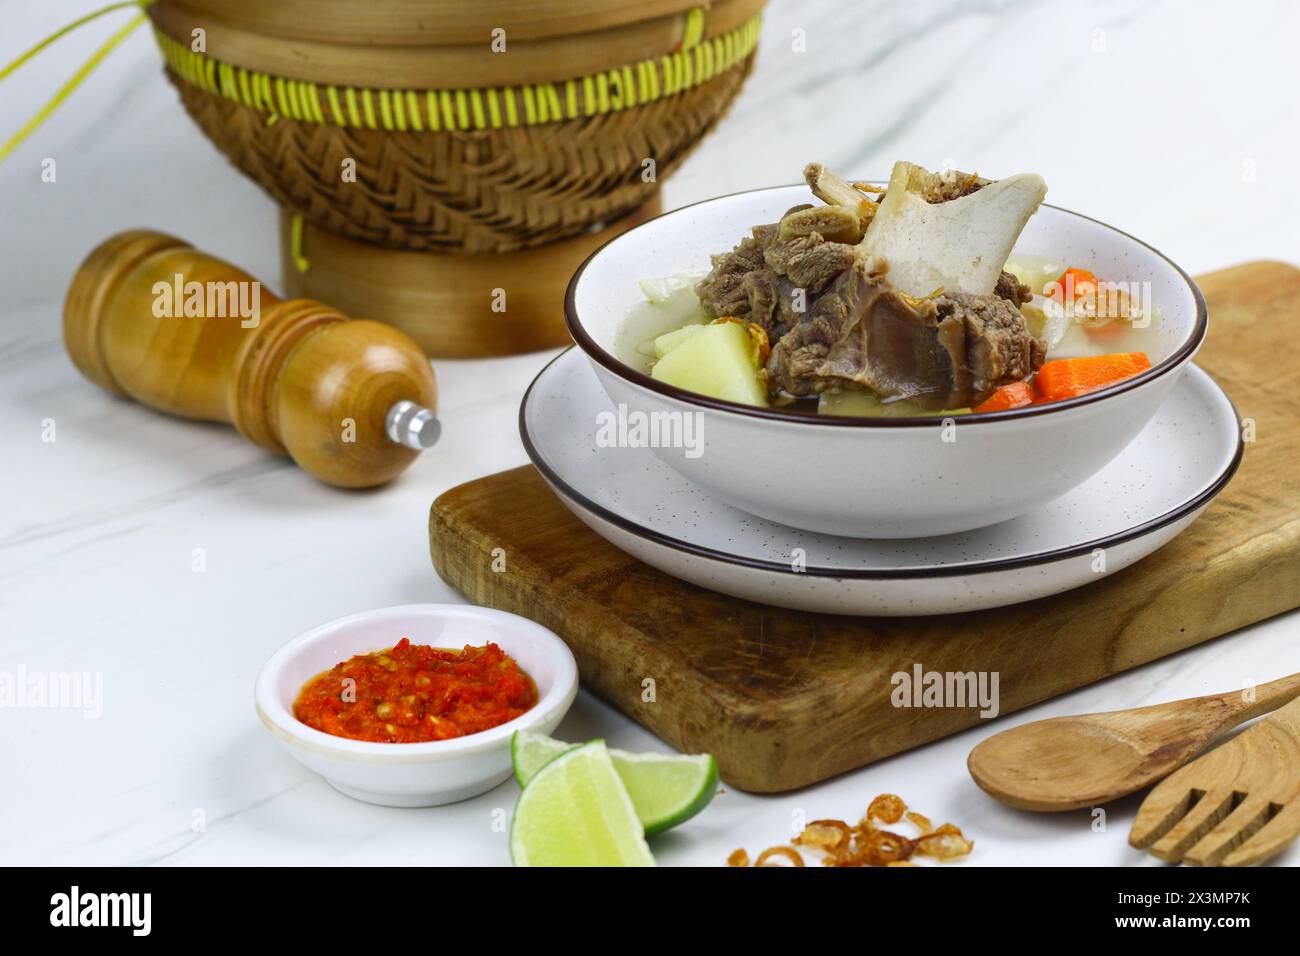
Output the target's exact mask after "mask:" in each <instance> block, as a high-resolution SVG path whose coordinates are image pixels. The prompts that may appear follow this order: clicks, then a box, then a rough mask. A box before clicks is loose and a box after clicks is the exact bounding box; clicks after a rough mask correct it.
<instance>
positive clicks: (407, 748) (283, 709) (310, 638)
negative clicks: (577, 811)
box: [253, 604, 578, 807]
mask: <svg viewBox="0 0 1300 956" xmlns="http://www.w3.org/2000/svg"><path fill="white" fill-rule="evenodd" d="M404 637H407V638H410V640H411V643H412V644H429V645H432V646H433V647H444V648H450V649H454V650H460V649H461V648H462V647H464V646H465V645H466V644H472V645H476V646H478V645H483V644H486V643H488V642H489V641H491V642H492V643H495V644H497V645H498V646H500V648H501V649H502V650H503V651H505V652H506V653H507V654H509V655H510V656H511V657H513V658H514V659H515V660H516V661H518V662H519V666H520V667H521V668H522V669H523V670H524V672H525V673H527V674H528V675H529V676H530V677H531V678H532V679H533V681H534V683H536V685H537V695H538V700H537V704H536V705H535V706H534V707H533V708H532V709H531V710H529V711H528V712H527V713H524V714H522V715H520V716H519V717H516V718H515V719H514V720H511V721H507V722H506V723H504V724H501V725H500V726H497V727H493V728H491V729H490V730H484V731H481V732H480V733H476V734H468V735H466V736H464V737H455V738H453V739H451V740H437V741H431V742H430V743H419V744H387V743H373V742H370V741H364V740H349V739H347V738H346V737H336V736H334V735H333V734H327V733H324V732H323V731H319V730H316V729H315V728H312V727H308V726H307V725H306V724H304V723H302V722H301V721H300V720H298V719H297V718H296V717H294V716H293V702H294V700H296V699H297V697H298V694H299V692H300V691H301V690H302V687H303V685H304V684H305V683H307V681H309V680H311V679H312V678H313V677H315V676H316V675H317V674H320V673H322V672H324V671H327V670H329V669H330V668H331V667H333V666H334V665H335V664H337V663H339V662H340V661H345V660H347V659H348V658H350V657H353V656H354V655H356V654H366V653H370V652H372V651H378V650H382V649H384V648H387V647H392V646H393V645H394V644H396V643H397V642H398V641H400V640H401V639H402V638H404ZM577 693H578V667H577V664H576V662H575V661H574V659H573V653H572V652H571V651H570V650H569V648H568V646H567V645H566V644H565V643H564V642H563V641H561V640H560V639H559V638H558V637H556V636H555V634H554V633H553V632H551V631H549V630H547V629H546V628H544V627H542V626H541V625H540V624H536V623H534V622H532V621H530V620H528V619H527V618H523V617H519V616H518V615H515V614H507V613H506V612H504V611H494V610H492V609H491V608H483V607H475V606H473V605H468V604H405V605H401V606H398V607H386V608H379V609H377V610H373V611H363V612H361V613H360V614H352V615H350V616H348V617H342V618H339V619H338V620H335V621H330V622H329V623H327V624H322V625H320V626H319V627H315V628H313V629H312V630H310V631H308V632H306V633H305V634H301V635H299V636H298V637H295V638H294V639H293V640H292V641H290V642H289V643H288V644H286V645H285V646H284V647H282V648H280V650H278V651H276V652H275V653H274V654H273V655H271V658H270V660H268V661H267V662H266V663H265V664H264V665H263V666H262V671H261V673H260V674H258V677H257V685H256V687H255V689H254V694H253V699H254V703H255V705H256V707H257V715H258V717H260V718H261V719H262V723H263V724H265V725H266V728H267V730H269V731H271V733H272V734H274V735H275V737H276V738H277V739H278V740H279V741H280V742H281V743H282V744H284V746H285V748H286V749H287V750H288V751H289V753H290V754H292V755H293V756H294V758H295V759H297V760H298V761H299V762H300V763H302V764H303V765H304V766H306V767H309V768H310V769H312V770H314V771H316V772H317V773H319V774H320V775H321V776H322V777H324V778H325V779H326V781H328V782H329V784H330V785H331V786H332V787H334V788H335V789H336V790H338V791H340V792H342V793H345V794H347V795H348V796H349V797H354V798H356V799H357V800H364V801H366V802H367V803H378V804H381V805H383V806H386V807H432V806H438V805H440V804H444V803H454V802H456V801H457V800H465V799H468V798H469V797H474V796H477V795H478V794H480V793H484V792H486V791H488V790H491V789H492V788H493V787H495V786H496V785H497V784H499V783H501V782H502V781H503V780H505V779H506V778H507V777H509V776H510V772H511V763H510V738H511V736H512V735H513V734H514V732H515V731H516V730H531V731H535V732H537V733H543V734H549V733H551V731H553V730H554V729H555V728H556V726H557V725H558V724H559V722H560V721H561V720H562V719H563V717H564V715H565V713H567V712H568V710H569V706H570V705H571V704H572V703H573V698H574V697H575V696H576V695H577Z"/></svg>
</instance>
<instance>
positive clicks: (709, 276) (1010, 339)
mask: <svg viewBox="0 0 1300 956" xmlns="http://www.w3.org/2000/svg"><path fill="white" fill-rule="evenodd" d="M804 177H805V180H806V181H807V183H808V185H809V187H810V189H811V191H812V194H813V196H814V197H815V198H817V199H819V200H821V204H811V203H804V204H800V205H797V206H794V207H793V208H791V209H789V210H788V211H787V212H786V213H785V214H784V215H783V216H782V217H781V219H780V221H779V222H775V223H766V224H760V225H756V226H754V227H753V228H752V230H751V233H750V235H748V236H744V237H742V238H741V239H740V241H739V243H738V244H737V245H736V246H735V247H734V248H733V249H732V250H730V251H728V252H721V253H719V254H716V255H713V256H712V269H711V270H710V271H709V272H708V273H706V274H695V275H677V276H670V277H667V278H661V279H647V280H643V281H642V290H643V292H644V293H645V296H646V301H645V302H644V303H642V304H640V305H638V306H637V307H635V308H634V309H633V310H632V311H631V312H630V313H629V315H628V316H627V318H626V320H625V321H624V323H623V326H622V328H621V329H620V330H619V334H618V336H617V338H616V342H615V351H616V354H617V355H618V357H619V358H620V359H622V360H623V361H624V362H626V363H627V364H628V365H630V366H632V367H633V368H635V369H637V370H638V371H641V372H644V373H646V374H648V375H650V376H651V377H653V378H655V379H657V380H659V381H661V382H664V383H665V384H668V385H674V386H677V387H679V388H683V389H686V390H688V391H691V392H696V393H699V394H702V395H707V396H710V397H712V398H718V399H723V400H727V401H733V402H737V403H741V404H747V405H757V406H779V407H782V408H783V409H785V410H797V411H806V412H807V413H809V414H830V415H849V416H868V417H870V416H890V417H894V416H925V415H959V414H965V413H969V412H971V411H976V412H987V411H1004V410H1009V409H1014V408H1019V407H1024V406H1028V405H1037V404H1043V403H1048V402H1055V401H1060V400H1062V399H1066V398H1072V397H1076V396H1078V395H1082V394H1086V393H1087V392H1090V391H1095V390H1097V389H1100V388H1104V387H1106V386H1108V385H1111V384H1114V383H1116V382H1119V381H1122V380H1123V379H1125V378H1129V377H1132V376H1134V375H1137V374H1139V373H1140V372H1142V371H1144V370H1145V369H1147V368H1150V365H1151V363H1150V361H1149V360H1148V358H1147V352H1148V351H1149V349H1150V346H1151V345H1153V344H1156V343H1154V342H1153V341H1152V336H1153V333H1152V328H1153V326H1154V325H1155V324H1156V321H1155V320H1156V319H1158V314H1157V313H1156V312H1155V310H1154V309H1153V307H1152V305H1151V303H1150V301H1149V299H1150V296H1149V294H1147V293H1146V292H1145V290H1144V289H1143V288H1142V287H1141V286H1140V285H1139V284H1132V285H1129V284H1124V283H1122V282H1118V281H1116V279H1118V278H1122V277H1113V276H1101V277H1099V276H1096V275H1094V274H1093V273H1092V272H1091V271H1089V269H1088V268H1087V267H1088V265H1089V263H1086V262H1064V261H1060V260H1056V259H1053V258H1051V257H1050V255H1035V256H1016V257H1013V256H1011V255H1010V253H1011V250H1012V248H1013V246H1014V245H1015V243H1016V240H1017V239H1018V238H1019V236H1020V233H1021V230H1022V229H1023V228H1024V226H1025V224H1026V222H1027V221H1028V220H1029V218H1030V216H1032V215H1033V213H1034V211H1035V210H1036V209H1037V208H1038V206H1039V204H1040V203H1041V201H1042V198H1043V196H1044V195H1045V192H1046V186H1045V185H1044V184H1043V182H1042V180H1041V179H1040V178H1039V177H1037V176H1034V175H1021V176H1013V177H1009V178H1008V179H1003V180H998V181H989V180H986V179H982V178H980V177H978V176H975V175H972V174H966V173H958V172H950V173H945V174H938V173H932V172H928V171H926V170H924V169H921V168H920V167H917V166H913V165H911V164H908V163H899V164H897V165H896V166H895V169H894V173H893V175H892V176H891V179H890V182H889V184H888V186H886V187H877V186H872V185H869V184H865V183H850V182H847V181H845V180H844V179H842V178H840V177H839V176H837V175H835V174H834V173H832V172H830V171H829V170H827V169H825V168H824V167H822V166H820V165H818V164H816V163H814V164H811V165H809V166H808V167H807V168H806V169H805V170H804ZM1044 252H1048V253H1050V250H1044Z"/></svg>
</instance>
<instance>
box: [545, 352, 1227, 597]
mask: <svg viewBox="0 0 1300 956" xmlns="http://www.w3.org/2000/svg"><path fill="white" fill-rule="evenodd" d="M611 411H612V409H611V404H610V401H609V399H608V397H607V396H606V395H605V393H604V391H603V390H602V388H601V386H600V383H599V382H598V381H597V379H596V376H595V374H594V373H593V372H592V370H591V367H590V365H589V364H588V363H587V362H586V360H585V359H584V358H583V356H582V354H581V353H580V352H578V351H577V350H575V349H571V350H569V351H568V352H565V353H564V354H563V355H561V356H560V357H559V358H558V359H556V360H555V361H554V362H553V363H552V364H551V365H549V366H548V367H547V368H546V369H545V370H544V371H543V372H542V373H541V375H539V376H538V377H537V379H536V381H534V382H533V385H532V387H531V388H530V389H529V391H528V393H527V395H526V396H525V397H524V402H523V406H522V407H521V409H520V431H521V433H522V436H523V440H524V444H525V446H526V447H527V449H528V453H529V455H530V457H531V458H532V460H533V463H534V464H535V465H537V467H538V469H539V470H540V471H541V472H542V474H543V476H544V477H545V478H546V480H547V481H548V482H549V483H550V484H551V487H552V488H554V489H555V491H556V492H557V493H558V494H559V496H560V498H561V499H562V500H563V501H564V503H565V504H566V505H567V506H568V507H569V508H570V509H571V510H572V511H573V512H574V513H575V514H576V515H577V516H578V517H579V518H580V519H582V521H583V522H585V523H586V524H587V525H588V526H589V527H591V528H592V529H593V530H595V531H596V532H597V533H598V534H600V535H601V536H603V537H604V538H606V539H607V540H608V541H610V542H611V543H613V544H614V545H616V546H617V547H619V548H621V549H623V550H624V551H627V552H628V553H630V554H632V555H635V556H636V557H638V558H640V559H641V560H643V561H645V562H646V563H647V564H650V565H652V566H654V567H656V568H658V569H660V570H661V571H665V572H667V573H668V574H671V575H673V576H675V577H679V578H682V579H684V580H687V581H690V582H692V583H694V584H698V585H700V586H702V587H706V588H711V589H713V590H716V591H721V592H723V593H726V594H732V595H735V596H737V597H743V598H747V599H749V600H753V601H761V602H764V603H768V604H776V605H780V606H782V607H791V608H797V609H801V610H809V611H822V612H827V613H832V614H870V615H891V616H898V615H913V614H943V613H952V612H957V611H970V610H976V609H979V608H988V607H997V606H999V605H1003V604H1014V603H1016V602H1019V601H1027V600H1030V599H1032V598H1037V597H1043V596H1045V595H1048V594H1056V593H1058V592H1061V591H1066V590H1069V589H1070V588H1076V587H1079V586H1081V585H1084V584H1087V583H1089V582H1091V581H1096V580H1098V579H1099V578H1101V577H1104V576H1106V575H1108V574H1113V573H1114V572H1116V571H1119V570H1121V569H1122V568H1126V567H1128V566H1129V565H1130V564H1132V563H1133V562H1135V561H1137V560H1138V559H1140V558H1142V557H1145V556H1146V555H1148V554H1150V553H1151V552H1152V551H1154V550H1155V549H1156V548H1158V547H1160V546H1161V545H1163V544H1165V543H1166V542H1167V541H1169V540H1170V539H1172V538H1173V537H1174V536H1175V535H1177V534H1178V533H1179V532H1180V531H1182V530H1183V529H1184V528H1185V527H1187V525H1188V524H1190V523H1191V522H1192V521H1193V520H1194V519H1195V518H1196V516H1197V515H1199V514H1200V513H1201V510H1202V509H1203V508H1204V507H1205V505H1206V504H1207V503H1208V502H1209V501H1210V500H1211V499H1212V498H1213V497H1214V495H1215V494H1217V493H1218V491H1219V490H1220V489H1221V488H1223V486H1224V485H1225V484H1227V482H1228V479H1229V478H1230V477H1231V476H1232V473H1233V471H1234V470H1235V469H1236V466H1237V462H1238V460H1239V458H1240V450H1241V440H1240V433H1239V428H1238V421H1237V415H1236V412H1235V411H1234V409H1233V407H1232V404H1231V402H1229V401H1228V398H1227V396H1225V395H1224V394H1223V391H1222V390H1221V389H1220V388H1219V387H1218V386H1217V385H1215V383H1214V382H1213V381H1212V380H1211V379H1210V377H1209V376H1208V375H1206V374H1205V373H1204V372H1202V371H1201V370H1200V369H1198V368H1196V367H1195V366H1190V367H1189V368H1188V369H1187V371H1186V373H1185V374H1184V375H1183V376H1182V377H1181V379H1180V380H1179V382H1178V383H1177V385H1176V386H1175V387H1174V389H1173V391H1172V393H1171V394H1170V396H1169V398H1168V400H1167V401H1166V402H1164V404H1163V405H1162V406H1161V408H1160V410H1159V411H1158V412H1157V413H1156V415H1155V417H1154V418H1153V420H1152V421H1151V422H1150V424H1148V425H1147V426H1146V428H1144V429H1143V430H1142V431H1141V433H1140V434H1139V435H1138V437H1137V439H1136V440H1135V441H1133V442H1132V443H1131V444H1130V445H1128V447H1127V448H1125V449H1124V450H1123V451H1122V452H1121V453H1120V454H1119V455H1118V457H1116V458H1115V459H1114V460H1112V461H1111V462H1110V463H1109V464H1107V465H1106V466H1105V467H1103V468H1102V469H1101V470H1100V471H1099V472H1097V473H1096V474H1095V475H1093V476H1092V477H1091V478H1089V479H1088V480H1086V481H1084V482H1083V483H1081V484H1080V485H1078V486H1077V487H1075V488H1074V489H1073V490H1071V491H1069V492H1068V493H1066V494H1065V495H1063V496H1061V497H1059V498H1057V499H1056V500H1054V501H1052V502H1051V503H1049V504H1046V505H1044V506H1041V507H1039V508H1037V509H1035V510H1034V511H1032V512H1030V513H1028V514H1024V515H1021V516H1019V517H1017V518H1014V519H1011V520H1009V521H1005V522H1002V523H1000V524H997V525H994V526H991V527H985V528H982V529H979V530H975V531H968V532H965V533H962V534H954V535H946V536H942V537H924V538H915V539H896V540H869V539H861V538H848V537H840V536H835V535H827V534H818V533H814V532H807V531H798V530H795V529H794V528H791V527H789V526H786V525H783V524H780V523H778V522H775V521H770V520H766V519H763V518H759V517H756V516H754V515H752V514H747V513H746V512H744V511H742V510H740V509H738V508H735V507H733V506H731V505H730V504H728V503H727V502H726V501H725V500H723V499H722V498H721V497H720V496H718V495H714V494H711V493H709V492H707V491H705V490H704V489H702V488H700V487H699V486H698V485H696V484H694V483H693V482H691V481H690V480H689V479H687V478H686V477H685V476H684V475H682V474H680V473H679V472H678V471H677V470H675V469H673V468H671V467H669V466H668V465H667V464H666V463H665V462H664V461H663V460H661V459H660V458H659V457H657V456H656V455H655V454H654V453H653V452H652V451H651V450H649V449H647V448H631V447H603V446H602V444H601V443H600V442H599V441H598V440H597V436H598V428H599V421H600V418H601V414H602V412H604V413H610V412H611ZM1129 573H1137V574H1140V573H1141V569H1140V567H1139V568H1135V569H1134V570H1132V571H1130V572H1129Z"/></svg>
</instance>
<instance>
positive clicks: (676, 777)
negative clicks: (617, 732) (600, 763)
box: [510, 731, 718, 836]
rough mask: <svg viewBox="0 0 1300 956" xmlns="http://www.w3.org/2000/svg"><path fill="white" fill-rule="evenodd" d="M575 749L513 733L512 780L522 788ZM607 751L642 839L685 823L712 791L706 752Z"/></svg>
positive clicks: (712, 771) (714, 784)
mask: <svg viewBox="0 0 1300 956" xmlns="http://www.w3.org/2000/svg"><path fill="white" fill-rule="evenodd" d="M579 746H582V745H581V744H568V743H565V742H563V741H560V740H555V739H553V738H551V737H548V736H546V735H545V734H538V733H532V732H530V731H516V732H515V735H514V737H513V738H512V739H511V741H510V754H511V758H512V760H513V762H514V772H515V779H516V780H518V781H519V785H520V786H521V787H526V786H527V785H528V783H529V781H530V780H531V779H533V778H534V777H535V776H536V774H537V773H538V772H539V771H540V770H541V769H542V768H543V767H544V766H546V765H547V764H548V763H550V762H551V761H553V760H555V759H556V758H558V757H560V756H562V755H563V754H566V753H569V752H570V751H572V750H573V749H574V748H576V747H579ZM608 753H609V756H610V759H611V760H612V761H613V764H614V769H615V770H616V771H617V773H618V775H619V778H620V779H621V780H622V782H623V785H624V786H625V787H626V789H627V792H628V796H629V797H630V798H631V800H632V805H633V807H634V808H635V809H636V813H637V817H638V818H639V819H640V820H641V824H642V826H643V827H644V829H645V833H646V835H647V836H649V835H651V834H654V833H662V832H663V831H664V830H668V829H671V828H672V827H675V826H677V825H678V824H681V823H683V822H685V821H686V820H689V819H690V818H691V817H693V816H695V815H696V814H697V813H699V812H700V811H701V810H703V809H704V808H705V807H706V806H708V805H709V803H710V801H712V800H713V797H714V795H715V794H716V793H717V790H718V765H717V763H716V762H715V761H714V759H713V758H712V757H711V756H709V755H708V754H687V755H683V754H662V753H628V752H627V751H623V750H614V749H609V750H608Z"/></svg>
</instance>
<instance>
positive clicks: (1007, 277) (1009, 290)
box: [993, 271, 1034, 307]
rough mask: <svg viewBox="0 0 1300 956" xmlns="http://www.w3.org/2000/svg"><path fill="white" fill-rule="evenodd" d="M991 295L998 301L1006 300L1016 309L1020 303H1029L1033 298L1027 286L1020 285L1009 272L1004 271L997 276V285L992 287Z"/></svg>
mask: <svg viewBox="0 0 1300 956" xmlns="http://www.w3.org/2000/svg"><path fill="white" fill-rule="evenodd" d="M993 294H994V295H995V296H997V297H998V298H999V299H1006V300H1007V301H1008V302H1010V303H1011V304H1012V305H1015V306H1017V307H1018V306H1019V305H1020V304H1021V303H1022V302H1029V301H1030V300H1032V299H1033V297H1034V294H1033V293H1032V292H1030V291H1029V286H1027V285H1021V284H1020V280H1019V279H1017V278H1016V277H1015V276H1013V275H1012V274H1011V273H1010V272H1005V271H1004V272H1003V273H1002V275H1000V276H998V284H997V286H995V287H994V289H993Z"/></svg>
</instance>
